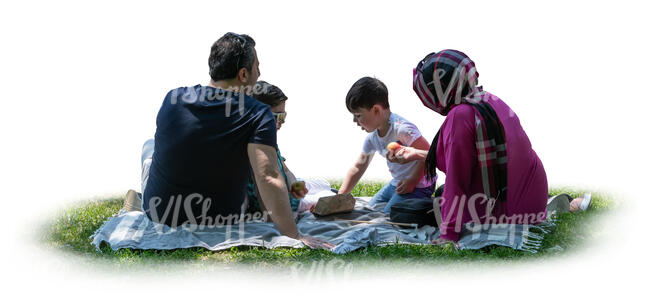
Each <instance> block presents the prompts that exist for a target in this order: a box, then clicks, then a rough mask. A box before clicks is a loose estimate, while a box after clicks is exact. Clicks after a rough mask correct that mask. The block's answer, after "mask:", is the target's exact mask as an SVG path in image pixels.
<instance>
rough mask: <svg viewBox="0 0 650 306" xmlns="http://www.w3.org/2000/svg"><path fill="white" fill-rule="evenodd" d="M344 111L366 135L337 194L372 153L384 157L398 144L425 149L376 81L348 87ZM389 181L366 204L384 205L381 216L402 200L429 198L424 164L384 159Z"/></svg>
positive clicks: (359, 174)
mask: <svg viewBox="0 0 650 306" xmlns="http://www.w3.org/2000/svg"><path fill="white" fill-rule="evenodd" d="M345 104H346V106H347V108H348V111H350V113H352V115H353V116H354V122H355V123H356V124H357V125H358V126H360V127H361V129H362V130H364V131H366V132H368V133H369V134H368V137H366V140H365V141H364V143H363V147H362V151H361V155H360V156H359V157H358V159H357V161H356V162H355V164H354V166H352V168H350V170H349V171H348V173H347V175H346V176H345V179H344V180H343V185H341V189H340V190H339V194H343V193H348V192H350V191H351V190H352V189H353V188H354V186H355V185H356V184H357V183H358V182H359V180H360V179H361V177H362V176H363V173H364V172H365V171H366V169H367V168H368V165H369V164H370V161H372V157H373V156H374V154H375V152H377V153H379V154H380V155H381V156H383V157H384V158H386V154H389V151H388V149H387V148H386V146H387V145H388V144H389V143H391V142H398V143H400V144H401V145H403V146H408V147H414V148H418V149H420V150H429V142H427V140H426V139H425V138H424V137H422V134H421V133H420V131H419V130H418V128H417V127H416V126H415V125H414V124H413V123H411V122H409V121H407V120H406V119H404V118H402V117H400V116H398V115H397V114H393V113H391V111H390V106H389V104H388V89H387V88H386V85H384V83H383V82H381V81H380V80H378V79H376V78H371V77H363V78H361V79H359V80H358V81H357V82H355V83H354V85H352V88H350V91H348V94H347V96H346V98H345ZM386 162H387V164H388V170H389V171H390V174H391V176H392V177H393V179H392V180H391V181H390V183H388V184H387V185H386V186H384V187H383V188H382V189H381V190H380V191H379V192H377V194H376V195H375V196H374V197H373V198H372V200H370V205H375V204H377V203H383V202H386V203H387V204H386V206H385V208H384V212H385V213H389V212H390V207H391V206H392V205H393V204H395V203H398V202H401V201H403V200H405V199H412V198H430V197H431V195H432V194H433V191H434V188H435V184H434V183H435V178H434V180H433V182H431V181H428V180H427V179H426V177H425V175H424V162H422V161H413V162H410V163H406V164H399V163H393V162H390V161H389V160H388V159H387V160H386Z"/></svg>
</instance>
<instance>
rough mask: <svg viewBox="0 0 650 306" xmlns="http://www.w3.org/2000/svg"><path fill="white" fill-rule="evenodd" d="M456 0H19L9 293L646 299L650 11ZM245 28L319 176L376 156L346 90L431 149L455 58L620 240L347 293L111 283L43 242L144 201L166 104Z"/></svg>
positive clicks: (11, 13)
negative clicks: (437, 64)
mask: <svg viewBox="0 0 650 306" xmlns="http://www.w3.org/2000/svg"><path fill="white" fill-rule="evenodd" d="M437 2H438V1H426V2H408V1H392V2H389V3H379V2H363V3H361V2H359V3H357V2H353V1H346V2H343V3H334V2H331V1H324V2H319V3H307V2H305V3H301V2H298V3H286V4H279V3H277V2H273V3H271V2H270V1H268V2H260V3H257V2H252V1H238V2H235V1H233V2H219V1H209V2H205V3H190V2H189V1H184V2H182V3H177V4H174V3H167V2H162V1H158V2H155V3H141V4H140V3H137V4H136V3H131V2H121V1H102V2H91V1H80V2H67V1H65V2H64V1H56V2H54V1H53V2H32V1H22V2H19V4H6V3H3V4H2V5H1V6H2V8H1V10H0V23H1V27H2V32H1V33H2V34H1V35H2V41H1V42H2V46H1V50H2V51H0V52H1V56H0V63H1V68H0V69H1V72H0V73H1V77H2V96H1V98H0V101H1V102H0V103H2V104H1V105H2V108H1V109H0V116H1V120H0V125H1V126H0V127H1V129H0V131H1V133H2V136H1V138H0V139H1V141H2V143H3V145H2V149H1V150H0V154H1V159H0V162H1V165H2V168H1V170H0V172H1V173H2V174H1V175H2V182H1V183H2V185H1V186H2V189H1V190H2V191H3V192H2V202H1V203H2V207H3V208H4V213H5V216H4V217H3V218H2V219H1V220H2V225H3V226H2V229H3V232H2V234H1V236H2V246H3V247H2V253H1V254H2V257H3V258H2V262H1V264H2V266H3V268H2V270H3V273H2V275H3V276H2V277H3V279H5V281H6V282H7V284H8V285H9V287H6V286H5V289H4V290H3V292H4V293H3V294H2V296H3V298H6V299H16V298H20V299H30V300H31V299H34V300H40V301H50V302H51V301H61V300H65V301H67V302H70V303H75V302H83V301H86V302H88V301H90V299H91V298H92V299H93V300H94V301H95V302H101V303H112V302H113V300H112V299H110V298H107V297H108V296H110V295H111V294H113V295H114V296H115V295H118V296H123V295H129V296H131V295H133V297H137V298H138V299H139V300H144V301H151V297H152V296H156V294H154V293H155V292H158V291H160V292H166V293H168V294H166V295H164V296H165V298H164V300H165V301H167V300H168V299H174V300H179V301H181V300H187V299H186V297H187V296H185V295H182V296H181V295H176V294H172V293H171V292H172V291H169V290H172V289H173V290H180V289H188V288H190V287H192V288H202V289H203V291H201V292H208V293H209V294H211V296H210V299H212V300H214V299H215V298H216V297H217V296H219V295H220V293H223V292H231V295H229V297H230V298H235V299H240V298H244V297H246V296H247V295H249V294H250V291H251V290H253V291H258V290H264V288H266V289H269V288H271V289H277V290H285V291H286V290H287V288H291V290H290V291H286V292H285V293H283V294H282V295H281V296H283V297H284V299H283V300H287V299H289V297H290V296H293V295H294V294H296V295H300V296H303V297H306V298H309V297H313V295H312V294H313V292H315V291H323V290H325V289H324V288H329V289H327V290H325V291H327V292H331V291H332V290H341V292H343V293H346V294H348V297H349V298H353V297H356V298H363V299H373V298H372V297H373V296H374V298H381V299H383V300H384V301H386V299H387V298H390V296H393V297H394V298H403V297H404V295H406V296H412V297H413V298H417V297H425V298H428V299H430V300H431V301H439V299H440V298H443V299H456V298H458V299H460V300H465V299H474V300H476V301H477V302H483V303H488V302H494V301H495V300H497V301H500V302H501V301H503V302H517V303H520V302H531V301H533V302H534V301H537V302H542V301H545V302H549V301H554V300H556V299H557V300H564V299H567V298H578V299H594V300H599V301H610V300H611V301H614V299H615V300H617V301H619V300H620V299H621V298H625V297H631V296H633V295H637V294H641V293H642V292H639V291H638V290H640V289H641V288H645V287H642V286H644V285H642V284H643V282H644V280H645V278H646V277H647V276H645V275H647V274H645V273H646V272H648V269H647V268H648V265H647V264H646V263H645V258H644V251H646V250H647V243H648V239H647V238H645V237H644V236H643V235H644V234H646V233H647V230H646V229H644V225H645V221H644V219H645V218H644V217H645V216H646V213H647V208H646V206H647V205H648V203H647V200H646V198H647V196H645V195H644V192H645V191H646V190H647V186H646V184H647V183H648V180H647V179H646V173H647V170H648V167H647V162H646V159H643V157H645V156H646V155H647V153H646V152H647V150H648V145H647V140H648V136H647V132H648V127H647V126H646V123H647V121H648V119H647V117H648V116H647V109H648V108H647V103H648V102H649V101H648V94H647V87H646V82H647V79H648V77H647V73H648V68H649V67H648V66H649V65H648V57H647V56H648V54H649V53H648V52H649V51H650V50H649V48H648V46H647V43H646V41H647V28H648V22H647V21H645V20H644V19H647V16H646V15H647V9H644V8H643V7H642V5H641V4H637V3H636V2H628V1H615V2H595V1H585V2H571V3H568V1H563V2H555V1H544V2H542V3H527V2H526V3H524V2H490V4H488V3H484V2H487V1H483V2H481V1H477V2H472V1H462V2H458V3H456V2H454V4H452V1H441V2H439V3H437ZM228 31H233V32H237V33H246V34H249V35H251V36H252V37H253V38H254V39H255V40H256V42H257V52H258V55H259V60H260V69H261V72H262V75H261V78H260V79H261V80H266V81H268V82H270V83H273V84H276V85H278V86H280V87H281V88H282V89H283V90H284V92H285V93H286V94H287V95H288V96H289V100H288V102H287V112H288V118H287V123H286V124H285V125H284V126H283V128H282V130H281V131H280V132H279V134H278V138H279V140H278V141H279V145H280V148H281V149H282V152H283V155H285V156H286V157H287V158H288V162H287V163H288V165H289V167H290V168H292V170H293V171H294V172H295V173H297V174H298V175H299V176H303V177H326V178H339V179H341V178H342V177H343V176H344V174H345V172H346V171H347V169H348V167H349V166H350V165H351V164H352V162H353V161H354V159H355V157H356V156H357V154H358V153H359V152H360V149H361V144H362V141H363V139H364V137H365V135H366V134H365V132H363V131H362V130H361V129H360V128H358V127H356V125H355V124H354V123H353V122H352V116H351V114H349V113H348V112H347V110H346V108H345V95H346V93H347V90H348V89H349V87H350V86H351V85H352V83H353V82H354V81H356V80H357V79H358V78H360V77H363V76H375V77H377V78H379V79H381V80H383V81H384V82H385V83H386V85H387V86H388V89H389V99H390V103H391V109H392V110H393V111H394V112H395V113H397V114H400V115H402V116H404V117H405V118H407V119H408V120H410V121H412V122H414V123H415V124H416V125H417V126H418V127H419V128H420V130H421V131H422V133H423V134H424V136H425V137H426V138H427V139H428V140H429V141H431V139H432V138H433V136H434V135H435V132H436V131H437V129H438V127H439V126H440V124H441V123H442V121H443V119H444V118H443V117H441V116H439V115H437V114H436V113H434V112H432V111H430V110H429V109H427V108H425V107H424V106H422V104H421V103H420V102H419V100H418V98H417V97H416V95H415V94H414V93H413V91H412V86H411V77H412V72H411V70H412V68H413V67H414V65H415V64H416V63H417V62H418V61H419V60H420V59H421V58H422V57H423V56H425V55H426V54H428V53H429V52H431V51H438V50H441V49H446V48H453V49H459V50H462V51H464V52H465V53H466V54H468V55H469V56H470V57H471V58H472V59H473V60H474V61H475V62H476V65H477V69H478V71H479V73H480V78H479V83H480V85H483V86H484V89H485V90H487V91H490V92H492V93H494V94H496V95H497V96H499V97H500V98H502V99H503V100H504V101H505V102H506V103H507V104H508V105H509V106H510V107H511V108H512V109H513V110H514V111H515V112H516V113H517V115H518V116H519V118H520V120H521V122H522V125H523V127H524V129H525V130H526V132H527V134H528V136H529V138H530V139H531V142H532V144H533V148H534V149H535V150H536V152H537V153H538V155H539V156H540V158H541V159H542V161H543V163H544V166H545V168H546V171H547V174H548V179H549V183H550V185H551V186H571V187H576V188H585V189H589V190H594V191H597V190H604V191H607V192H610V193H612V194H614V195H616V197H617V200H618V201H619V202H620V204H621V205H622V206H621V208H620V209H619V211H620V213H618V214H615V215H612V217H611V220H609V222H607V223H606V225H607V227H605V225H600V224H598V225H595V226H598V227H601V226H602V232H603V235H602V239H601V240H599V241H596V242H594V243H593V247H590V248H588V249H586V250H585V251H583V252H581V253H579V254H577V255H573V256H571V257H568V258H563V257H562V258H560V259H554V260H549V261H547V262H535V263H530V264H528V265H517V266H516V267H512V268H509V267H504V266H501V267H498V268H494V269H491V268H490V269H486V268H485V267H480V266H479V267H476V269H477V270H480V271H481V273H479V272H476V273H474V272H473V271H475V270H473V269H474V268H468V269H460V270H463V272H460V271H451V272H450V271H447V270H442V271H439V270H435V271H431V272H430V271H412V270H408V268H405V270H403V271H398V272H395V273H383V274H380V275H376V277H375V276H373V277H369V279H364V280H363V281H356V282H352V283H350V284H348V285H346V286H347V287H346V288H338V289H334V287H335V286H336V285H341V283H340V282H338V281H337V280H331V281H324V282H323V283H324V284H320V285H318V286H314V287H307V288H305V289H296V284H295V283H291V284H290V285H286V286H285V285H282V284H277V283H274V282H273V281H272V280H271V279H272V276H265V277H256V276H255V275H248V276H246V278H244V277H242V276H241V274H238V273H230V274H224V275H222V274H220V273H215V274H211V273H210V272H205V273H203V274H201V273H199V272H197V273H199V274H201V275H202V276H204V277H205V278H198V277H196V276H195V275H192V276H182V277H181V276H177V277H173V276H169V275H167V276H160V275H156V276H153V277H151V278H147V277H140V276H138V275H122V274H112V275H108V274H107V273H106V272H96V271H93V266H92V265H91V266H82V267H78V263H77V262H78V260H79V259H78V258H75V257H72V258H65V259H64V258H62V257H61V256H60V255H59V254H57V253H53V252H51V251H49V250H45V249H43V248H42V247H40V246H38V245H36V244H35V243H34V242H33V241H32V236H33V234H34V233H35V232H36V226H37V225H38V224H39V222H41V221H42V220H43V219H44V218H47V217H48V216H49V215H50V214H51V213H53V212H56V211H58V210H60V209H61V207H63V206H65V205H66V204H69V203H71V202H74V201H77V200H82V199H86V198H88V197H96V196H97V197H99V196H105V195H121V194H123V193H125V192H126V190H127V189H130V188H133V189H138V188H139V174H140V165H139V160H140V148H141V145H142V143H143V142H144V141H145V140H146V139H147V138H151V137H152V136H153V134H154V131H155V116H156V113H157V110H158V108H159V107H160V104H161V102H162V99H163V97H164V95H165V93H166V92H167V91H168V90H170V89H173V88H176V87H179V86H190V85H195V84H198V83H201V84H205V83H207V82H208V81H209V76H208V66H207V58H208V55H209V48H210V45H211V44H212V43H213V42H214V41H215V40H216V39H218V38H219V37H220V36H221V35H223V34H224V33H225V32H228ZM365 178H368V179H382V180H387V179H388V178H389V174H388V171H387V168H386V165H385V161H384V160H383V159H382V158H380V157H378V156H377V157H376V158H375V160H374V161H373V163H372V165H371V167H370V169H369V170H368V172H367V175H366V176H365ZM644 244H645V245H644ZM486 271H487V273H486ZM278 273H280V272H278ZM479 274H480V275H482V276H480V275H479ZM635 275H643V276H644V277H643V278H642V279H639V278H635V277H634V276H635ZM357 276H358V277H363V276H360V275H357ZM364 276H365V275H364ZM233 278H234V279H238V280H240V281H239V282H234V281H233V280H232V279H233ZM89 279H92V280H94V282H95V283H91V282H89V281H88V280H89ZM389 280H390V283H386V282H387V281H389ZM240 283H241V284H240ZM251 284H255V285H254V286H253V285H251ZM301 285H305V284H304V283H302V284H301ZM267 286H274V287H267ZM389 287H390V288H393V290H390V291H386V290H383V288H389ZM160 288H163V289H160ZM252 288H254V289H252ZM351 288H359V289H358V290H356V289H355V290H356V291H352V290H351ZM468 288H471V289H468ZM142 290H155V291H151V292H150V293H147V294H142ZM160 292H159V293H157V294H160ZM289 292H290V294H289ZM355 292H356V293H355ZM359 292H363V294H362V295H360V294H359ZM389 292H401V293H400V294H394V295H393V294H390V293H389ZM409 292H417V294H412V295H411V294H408V293H409ZM425 292H426V294H425ZM235 293H237V294H235ZM269 293H270V291H269ZM468 293H472V294H468ZM329 295H330V294H328V296H329ZM335 295H336V296H338V294H335ZM387 295H389V297H387ZM506 295H507V297H506ZM242 296H243V297H242ZM264 296H266V295H263V296H257V297H255V299H256V300H257V301H260V302H262V299H263V297H264ZM268 296H270V294H269V295H268ZM487 296H489V297H494V298H491V299H490V300H489V301H488V300H486V299H485V297H487ZM199 299H200V297H199ZM307 300H308V301H312V300H311V299H307ZM192 301H196V300H194V299H192ZM298 301H300V300H298ZM316 301H317V302H321V303H322V302H332V301H330V300H328V299H322V298H319V299H317V300H316Z"/></svg>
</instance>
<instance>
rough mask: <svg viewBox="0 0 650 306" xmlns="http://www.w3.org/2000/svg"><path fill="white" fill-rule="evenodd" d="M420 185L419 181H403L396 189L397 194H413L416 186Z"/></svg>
mask: <svg viewBox="0 0 650 306" xmlns="http://www.w3.org/2000/svg"><path fill="white" fill-rule="evenodd" d="M417 184H418V181H413V180H402V181H399V183H397V188H396V189H395V192H397V194H407V193H411V192H413V189H415V186H416V185H417Z"/></svg>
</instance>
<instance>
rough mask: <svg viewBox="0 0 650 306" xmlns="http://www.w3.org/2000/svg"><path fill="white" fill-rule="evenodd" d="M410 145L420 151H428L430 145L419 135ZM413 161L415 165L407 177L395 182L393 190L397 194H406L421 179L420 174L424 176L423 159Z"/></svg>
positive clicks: (411, 190)
mask: <svg viewBox="0 0 650 306" xmlns="http://www.w3.org/2000/svg"><path fill="white" fill-rule="evenodd" d="M411 147H413V148H415V149H418V150H422V151H428V150H429V147H430V145H429V142H428V141H427V140H426V139H425V138H424V137H422V136H420V137H419V138H418V139H416V140H415V141H414V142H413V143H412V144H411ZM415 163H416V165H417V166H416V167H415V170H414V171H413V172H411V174H410V175H409V176H408V178H407V179H405V180H403V181H401V182H399V183H398V184H397V188H396V189H395V192H397V194H406V193H411V192H413V189H415V186H417V184H418V183H419V182H420V180H421V179H422V176H424V170H425V169H424V167H425V166H424V160H416V161H415Z"/></svg>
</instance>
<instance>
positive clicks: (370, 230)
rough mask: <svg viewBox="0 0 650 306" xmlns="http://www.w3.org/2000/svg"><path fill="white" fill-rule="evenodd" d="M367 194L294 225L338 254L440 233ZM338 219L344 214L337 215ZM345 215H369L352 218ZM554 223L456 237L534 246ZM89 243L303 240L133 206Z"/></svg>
mask: <svg viewBox="0 0 650 306" xmlns="http://www.w3.org/2000/svg"><path fill="white" fill-rule="evenodd" d="M369 199H370V198H368V197H361V198H356V205H355V209H354V210H353V211H352V212H349V213H343V214H337V215H332V216H327V217H316V216H314V215H313V214H312V213H310V212H303V213H301V214H300V215H299V216H298V217H297V225H298V230H299V231H300V233H302V234H303V235H310V236H314V237H317V238H321V239H323V240H326V241H329V242H331V243H333V244H335V245H336V247H334V249H332V250H331V251H332V252H334V253H336V254H344V253H347V252H351V251H354V250H356V249H359V248H363V247H368V246H371V245H379V246H383V245H391V244H423V245H424V244H429V241H431V240H432V239H436V238H438V237H439V236H440V231H439V230H438V229H437V228H435V227H431V226H424V227H422V228H410V229H409V228H401V227H397V226H394V225H388V224H381V223H380V222H382V221H386V220H387V216H386V215H385V214H384V213H383V208H384V206H385V203H380V204H377V205H376V206H374V207H373V206H370V205H369V204H368V201H369ZM341 219H344V220H341ZM345 220H361V221H371V222H373V223H353V222H349V221H345ZM553 226H554V222H553V220H552V218H550V219H549V220H547V221H546V222H544V223H542V224H538V225H524V224H493V225H476V226H475V225H473V224H465V225H464V227H463V229H462V232H461V238H460V240H459V242H458V247H459V248H460V249H480V248H483V247H486V246H489V245H501V246H506V247H510V248H513V249H517V250H523V251H528V252H533V253H534V252H537V251H538V249H539V247H540V246H541V243H542V240H543V238H544V235H545V234H547V233H548V232H549V231H550V230H551V229H552V228H553ZM90 238H91V240H92V242H91V243H92V245H94V246H95V248H96V249H97V250H98V251H100V246H101V245H102V244H104V243H107V244H108V245H109V246H110V248H111V249H113V250H117V249H123V248H130V249H145V250H146V249H160V250H169V249H179V248H192V247H202V248H206V249H209V250H213V251H216V250H224V249H229V248H231V247H236V246H259V247H265V248H269V249H272V248H278V247H289V248H301V247H304V246H305V245H304V244H303V243H302V242H301V241H299V240H296V239H292V238H289V237H287V236H283V235H281V234H280V232H279V231H278V230H277V229H276V228H275V226H274V225H273V223H270V222H262V221H253V222H246V223H244V222H241V223H239V224H234V225H222V226H215V227H210V228H208V227H206V228H199V227H196V226H195V227H193V228H192V227H177V228H172V227H169V226H167V225H163V224H158V223H154V222H152V221H151V220H150V219H149V218H148V217H147V216H146V215H145V214H144V213H142V212H139V211H131V212H126V211H124V210H122V211H120V212H118V213H117V214H116V215H114V216H113V217H111V218H109V219H108V220H107V221H106V222H105V223H104V224H103V225H102V226H101V227H100V228H99V229H97V231H96V232H95V233H94V234H93V235H92V236H91V237H90Z"/></svg>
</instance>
